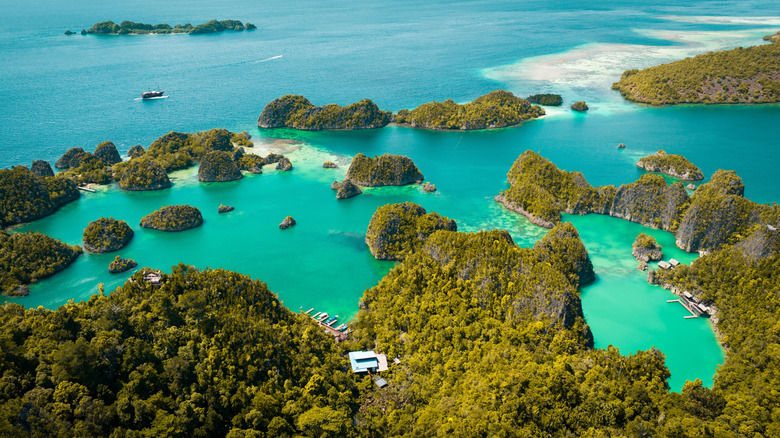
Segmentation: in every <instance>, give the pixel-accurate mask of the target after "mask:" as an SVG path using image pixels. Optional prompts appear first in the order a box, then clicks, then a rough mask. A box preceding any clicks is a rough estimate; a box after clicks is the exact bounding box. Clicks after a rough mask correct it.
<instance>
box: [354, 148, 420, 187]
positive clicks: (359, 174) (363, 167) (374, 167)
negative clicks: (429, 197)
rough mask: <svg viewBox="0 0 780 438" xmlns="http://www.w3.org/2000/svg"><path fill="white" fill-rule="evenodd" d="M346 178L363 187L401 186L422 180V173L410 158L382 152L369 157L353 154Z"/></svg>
mask: <svg viewBox="0 0 780 438" xmlns="http://www.w3.org/2000/svg"><path fill="white" fill-rule="evenodd" d="M347 179H348V180H350V181H352V182H353V183H355V184H357V185H361V186H364V187H380V186H403V185H406V184H412V183H416V182H422V180H423V174H422V173H420V170H419V169H417V166H416V165H415V164H414V162H413V161H412V159H411V158H409V157H407V156H404V155H391V154H384V155H381V156H379V157H374V158H369V157H367V156H365V155H363V154H362V153H359V154H357V155H355V158H353V159H352V163H351V164H350V165H349V169H348V170H347Z"/></svg>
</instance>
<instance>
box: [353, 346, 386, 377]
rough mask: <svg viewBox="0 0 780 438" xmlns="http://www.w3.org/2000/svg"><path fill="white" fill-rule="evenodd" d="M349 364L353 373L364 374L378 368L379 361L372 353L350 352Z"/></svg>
mask: <svg viewBox="0 0 780 438" xmlns="http://www.w3.org/2000/svg"><path fill="white" fill-rule="evenodd" d="M349 364H350V365H351V366H352V372H353V373H364V372H366V371H369V370H370V369H373V370H376V369H377V368H379V359H377V356H376V353H374V352H373V351H350V352H349Z"/></svg>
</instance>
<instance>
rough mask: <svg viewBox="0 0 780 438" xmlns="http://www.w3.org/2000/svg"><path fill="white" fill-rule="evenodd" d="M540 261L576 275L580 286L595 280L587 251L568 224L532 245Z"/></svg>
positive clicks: (556, 227)
mask: <svg viewBox="0 0 780 438" xmlns="http://www.w3.org/2000/svg"><path fill="white" fill-rule="evenodd" d="M534 249H536V250H538V251H539V254H540V260H541V261H543V262H548V263H550V264H551V265H552V266H553V267H556V268H558V270H559V271H561V272H563V273H565V274H573V275H576V277H577V281H578V284H579V285H580V286H582V285H585V284H587V283H590V282H592V281H593V280H595V279H596V274H595V272H594V271H593V264H592V263H591V261H590V256H589V255H588V251H587V250H586V249H585V245H583V244H582V241H581V240H580V234H579V233H578V232H577V229H576V228H574V225H572V224H571V223H570V222H561V223H559V224H558V225H556V226H555V227H553V229H552V230H550V232H548V233H547V234H546V235H545V236H544V237H543V238H542V239H541V240H539V241H538V242H536V244H534Z"/></svg>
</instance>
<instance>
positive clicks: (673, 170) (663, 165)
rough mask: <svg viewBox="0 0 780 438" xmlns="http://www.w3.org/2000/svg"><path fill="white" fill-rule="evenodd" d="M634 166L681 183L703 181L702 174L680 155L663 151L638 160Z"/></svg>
mask: <svg viewBox="0 0 780 438" xmlns="http://www.w3.org/2000/svg"><path fill="white" fill-rule="evenodd" d="M636 165H637V167H639V168H640V169H644V170H646V171H648V172H660V173H663V174H666V175H669V176H673V177H675V178H679V179H681V180H683V181H698V180H702V179H704V174H703V173H702V171H701V170H700V169H699V168H698V167H696V165H694V164H693V163H691V162H690V161H688V160H687V159H686V158H685V157H683V156H682V155H677V154H667V153H666V152H665V151H664V150H663V149H661V150H659V151H658V152H657V153H656V154H655V155H648V156H646V157H642V158H640V159H639V161H638V162H637V163H636Z"/></svg>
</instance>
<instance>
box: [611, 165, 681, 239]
mask: <svg viewBox="0 0 780 438" xmlns="http://www.w3.org/2000/svg"><path fill="white" fill-rule="evenodd" d="M687 203H688V193H687V192H686V191H685V188H684V187H683V185H682V184H681V183H679V182H677V183H674V184H672V185H670V186H667V185H666V181H665V180H664V178H663V177H662V176H659V175H642V177H640V178H639V180H637V181H636V182H634V183H631V184H624V185H622V186H620V188H618V189H617V192H616V193H615V199H614V200H613V201H612V207H611V208H610V209H609V215H610V216H615V217H619V218H623V219H626V220H629V221H632V222H638V223H640V224H642V225H645V226H648V227H654V228H661V229H663V230H666V231H669V230H670V229H672V226H673V225H675V224H676V223H677V222H679V219H680V214H681V212H682V210H683V209H684V207H685V205H686V204H687Z"/></svg>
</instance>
